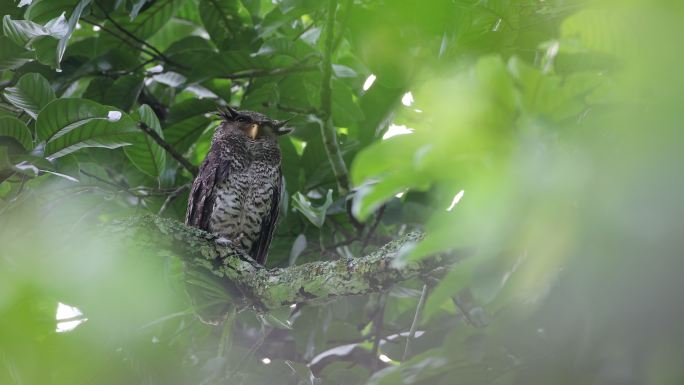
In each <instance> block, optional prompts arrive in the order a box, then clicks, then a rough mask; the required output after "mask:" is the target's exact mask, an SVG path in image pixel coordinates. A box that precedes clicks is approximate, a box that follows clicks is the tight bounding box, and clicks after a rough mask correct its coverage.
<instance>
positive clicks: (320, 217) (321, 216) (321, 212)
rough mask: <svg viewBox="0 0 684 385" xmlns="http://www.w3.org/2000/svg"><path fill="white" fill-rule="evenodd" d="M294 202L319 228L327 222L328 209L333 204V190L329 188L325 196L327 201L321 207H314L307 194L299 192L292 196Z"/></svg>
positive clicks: (296, 207) (298, 209)
mask: <svg viewBox="0 0 684 385" xmlns="http://www.w3.org/2000/svg"><path fill="white" fill-rule="evenodd" d="M292 202H293V206H294V208H295V209H296V210H297V211H299V212H301V213H302V214H304V216H305V217H306V219H308V220H309V221H310V222H311V223H313V224H314V226H316V227H318V228H319V229H320V228H321V227H323V223H324V222H325V215H326V212H327V211H328V207H330V205H331V204H332V202H333V200H332V190H328V194H327V195H326V197H325V203H323V205H321V206H319V207H314V206H313V205H312V204H311V201H309V198H307V197H306V196H305V195H302V193H300V192H297V193H296V194H294V195H293V196H292Z"/></svg>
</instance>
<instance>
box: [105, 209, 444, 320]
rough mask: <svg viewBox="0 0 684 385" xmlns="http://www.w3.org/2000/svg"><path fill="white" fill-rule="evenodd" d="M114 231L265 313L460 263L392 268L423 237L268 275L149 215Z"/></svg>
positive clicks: (436, 261) (201, 236)
mask: <svg viewBox="0 0 684 385" xmlns="http://www.w3.org/2000/svg"><path fill="white" fill-rule="evenodd" d="M108 228H109V230H111V231H113V232H114V233H118V234H120V235H122V236H123V239H126V240H128V241H132V242H135V243H136V244H138V245H141V246H143V247H149V248H151V249H153V250H156V251H169V252H172V253H174V254H175V255H177V256H179V257H180V258H181V259H183V261H184V262H185V263H186V264H187V265H189V267H192V268H200V269H207V270H209V271H211V272H212V273H213V274H215V275H216V276H218V277H221V278H225V279H226V280H228V281H229V282H230V283H232V285H234V286H236V287H237V288H238V289H239V290H240V291H241V292H242V294H243V295H244V297H245V298H244V300H245V302H244V304H245V305H251V306H254V307H256V308H260V309H263V310H268V309H273V308H277V307H281V306H285V305H289V304H293V303H297V302H312V301H314V302H315V301H317V300H325V299H328V298H330V297H336V296H346V295H357V294H365V293H371V292H377V291H381V290H385V289H388V288H390V287H391V286H392V285H393V284H395V283H397V282H401V281H405V280H408V279H411V278H416V277H419V276H426V277H427V276H430V275H434V274H437V273H438V272H440V271H441V270H443V269H444V268H445V267H447V266H448V265H450V264H451V263H453V262H454V258H453V256H449V255H437V256H433V257H430V258H425V259H422V260H420V261H419V262H409V263H407V264H403V265H402V266H395V264H393V263H392V262H393V261H394V260H395V258H396V257H397V256H398V255H399V253H400V252H401V249H402V248H403V247H405V246H406V245H409V244H410V243H412V242H416V241H418V240H420V239H421V237H422V235H421V234H419V233H410V234H407V235H404V236H402V237H400V238H399V239H397V240H395V241H392V242H390V243H388V244H387V245H385V246H383V247H381V248H380V249H378V250H376V251H374V252H372V253H370V254H368V255H365V256H362V257H357V258H341V259H337V260H332V261H318V262H311V263H306V264H302V265H297V266H291V267H287V268H274V269H265V268H263V267H262V266H260V265H258V264H257V263H256V262H254V261H253V260H251V259H250V258H249V257H248V256H246V255H244V254H243V253H240V252H238V251H236V250H233V249H232V248H230V247H226V246H221V245H217V244H216V243H215V242H214V238H215V237H214V236H212V235H211V234H209V233H206V232H204V231H202V230H199V229H196V228H192V227H188V226H185V225H184V224H182V223H180V222H178V221H176V220H173V219H168V218H161V217H158V216H154V215H145V216H141V217H132V218H128V219H124V220H120V221H116V222H114V223H112V224H110V225H108Z"/></svg>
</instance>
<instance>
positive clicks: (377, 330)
mask: <svg viewBox="0 0 684 385" xmlns="http://www.w3.org/2000/svg"><path fill="white" fill-rule="evenodd" d="M379 302H380V303H379V304H378V310H377V312H376V313H375V317H374V318H373V335H374V336H375V338H374V339H373V349H372V353H371V354H372V356H373V362H372V363H371V364H372V366H373V370H375V369H376V366H377V361H378V350H379V349H380V340H382V324H383V323H384V319H385V304H386V302H387V293H380V300H379Z"/></svg>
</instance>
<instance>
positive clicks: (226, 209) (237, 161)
mask: <svg viewBox="0 0 684 385" xmlns="http://www.w3.org/2000/svg"><path fill="white" fill-rule="evenodd" d="M221 114H222V116H223V117H224V119H225V121H224V122H223V123H222V124H221V125H220V126H219V127H218V128H217V130H216V132H215V133H214V137H213V138H212V143H211V148H210V149H209V153H208V154H207V157H206V158H205V159H204V162H203V163H202V165H201V167H200V171H199V174H198V175H197V178H195V181H194V183H193V185H192V190H191V191H190V197H189V200H188V211H187V215H186V224H188V225H191V226H195V227H199V228H200V229H203V230H206V231H209V232H211V233H214V234H216V235H217V236H219V237H221V238H222V239H225V240H228V241H230V242H232V244H233V246H236V247H240V248H242V249H243V250H244V251H245V252H247V253H248V254H249V255H250V256H251V257H252V258H254V259H255V260H256V261H257V262H259V263H261V264H265V263H266V258H267V253H268V248H269V246H270V244H271V240H272V238H273V233H274V231H275V226H276V221H277V218H278V210H279V206H280V192H281V190H282V173H281V169H280V163H281V155H280V148H279V147H278V143H277V140H276V136H278V135H282V134H286V133H288V132H290V131H291V129H289V128H286V127H284V125H285V123H286V122H283V121H277V120H272V119H269V118H268V117H266V116H264V115H262V114H259V113H256V112H251V111H240V112H238V111H236V110H234V109H232V108H229V109H227V110H225V111H222V112H221Z"/></svg>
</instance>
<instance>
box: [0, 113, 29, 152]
mask: <svg viewBox="0 0 684 385" xmlns="http://www.w3.org/2000/svg"><path fill="white" fill-rule="evenodd" d="M0 136H8V137H10V138H13V139H15V140H16V141H17V142H19V143H21V145H22V146H23V147H24V149H25V150H31V149H32V148H33V139H32V138H31V132H30V131H29V129H28V128H27V127H26V124H24V122H22V121H21V120H19V119H17V118H13V117H11V116H3V117H1V118H0Z"/></svg>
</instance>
